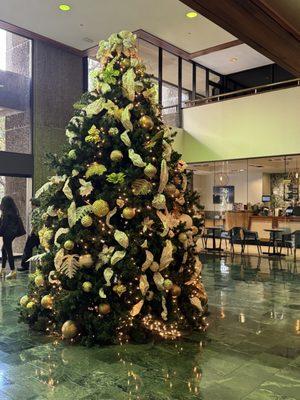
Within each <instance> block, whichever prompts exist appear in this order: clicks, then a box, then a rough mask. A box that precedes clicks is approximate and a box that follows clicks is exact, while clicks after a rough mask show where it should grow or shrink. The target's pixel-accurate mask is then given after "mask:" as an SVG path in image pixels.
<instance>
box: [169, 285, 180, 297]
mask: <svg viewBox="0 0 300 400" xmlns="http://www.w3.org/2000/svg"><path fill="white" fill-rule="evenodd" d="M171 293H172V296H174V297H178V296H180V295H181V287H180V286H178V285H175V284H173V286H172V288H171Z"/></svg>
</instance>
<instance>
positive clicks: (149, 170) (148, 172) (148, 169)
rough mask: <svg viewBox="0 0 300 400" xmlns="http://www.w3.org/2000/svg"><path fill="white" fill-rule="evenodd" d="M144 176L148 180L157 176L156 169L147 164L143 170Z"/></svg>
mask: <svg viewBox="0 0 300 400" xmlns="http://www.w3.org/2000/svg"><path fill="white" fill-rule="evenodd" d="M144 174H145V175H146V176H148V178H150V179H151V178H154V176H155V175H156V174H157V168H156V167H155V166H154V165H152V164H147V165H146V167H145V168H144Z"/></svg>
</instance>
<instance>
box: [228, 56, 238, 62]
mask: <svg viewBox="0 0 300 400" xmlns="http://www.w3.org/2000/svg"><path fill="white" fill-rule="evenodd" d="M237 60H238V58H237V57H231V58H230V59H229V61H230V62H237Z"/></svg>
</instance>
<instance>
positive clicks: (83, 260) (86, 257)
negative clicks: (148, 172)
mask: <svg viewBox="0 0 300 400" xmlns="http://www.w3.org/2000/svg"><path fill="white" fill-rule="evenodd" d="M78 262H79V265H80V266H81V267H83V268H90V267H91V266H92V265H93V264H94V261H93V258H92V256H91V254H83V255H82V256H80V257H79V260H78Z"/></svg>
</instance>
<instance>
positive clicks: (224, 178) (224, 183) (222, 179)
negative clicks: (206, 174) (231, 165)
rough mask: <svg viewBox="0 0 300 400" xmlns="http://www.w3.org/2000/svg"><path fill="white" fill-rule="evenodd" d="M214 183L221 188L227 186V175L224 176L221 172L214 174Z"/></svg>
mask: <svg viewBox="0 0 300 400" xmlns="http://www.w3.org/2000/svg"><path fill="white" fill-rule="evenodd" d="M216 183H217V184H219V185H221V186H227V185H228V183H229V177H228V175H227V174H224V173H223V172H218V173H216Z"/></svg>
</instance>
